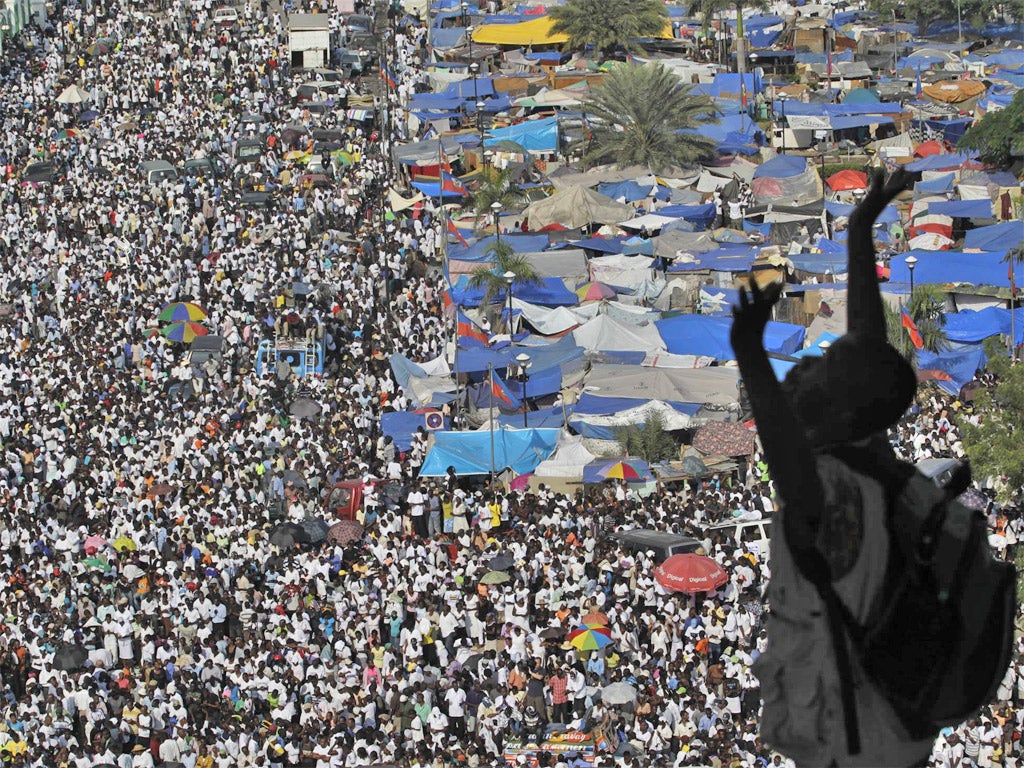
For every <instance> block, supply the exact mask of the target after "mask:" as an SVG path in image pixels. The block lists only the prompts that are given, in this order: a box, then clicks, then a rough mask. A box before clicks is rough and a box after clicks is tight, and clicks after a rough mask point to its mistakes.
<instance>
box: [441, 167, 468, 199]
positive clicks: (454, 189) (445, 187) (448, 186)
mask: <svg viewBox="0 0 1024 768" xmlns="http://www.w3.org/2000/svg"><path fill="white" fill-rule="evenodd" d="M441 191H442V192H445V193H446V194H452V195H461V196H463V197H466V196H468V195H469V190H468V189H466V185H465V184H463V183H462V181H461V180H459V179H457V178H456V177H455V176H452V175H451V174H450V173H448V172H447V171H445V170H443V169H442V170H441Z"/></svg>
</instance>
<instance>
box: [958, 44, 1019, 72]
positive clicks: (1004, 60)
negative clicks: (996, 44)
mask: <svg viewBox="0 0 1024 768" xmlns="http://www.w3.org/2000/svg"><path fill="white" fill-rule="evenodd" d="M966 61H982V62H984V63H985V66H986V67H1010V68H1014V67H1020V66H1024V50H1020V49H1019V48H1010V49H1007V50H1004V51H997V52H996V53H992V54H989V55H987V56H978V55H976V54H973V53H972V54H971V55H970V56H968V57H967V58H966Z"/></svg>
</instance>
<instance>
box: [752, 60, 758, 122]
mask: <svg viewBox="0 0 1024 768" xmlns="http://www.w3.org/2000/svg"><path fill="white" fill-rule="evenodd" d="M757 59H758V55H757V54H756V53H752V54H750V71H751V73H754V83H755V84H756V83H757V74H756V73H757ZM754 96H755V99H754V119H755V120H757V119H758V118H759V117H760V115H759V114H757V99H756V96H757V93H755V94H754Z"/></svg>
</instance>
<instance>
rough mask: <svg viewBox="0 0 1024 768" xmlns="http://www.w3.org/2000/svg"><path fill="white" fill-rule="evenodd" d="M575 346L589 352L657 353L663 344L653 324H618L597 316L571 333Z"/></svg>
mask: <svg viewBox="0 0 1024 768" xmlns="http://www.w3.org/2000/svg"><path fill="white" fill-rule="evenodd" d="M572 335H573V339H574V340H575V342H576V343H577V344H579V345H580V346H581V347H583V348H584V349H586V350H589V351H595V350H596V351H615V350H620V351H623V352H629V351H632V350H640V351H643V352H657V351H663V350H664V349H665V343H664V342H663V341H662V340H661V335H660V334H659V333H658V329H657V328H656V327H655V326H654V324H653V323H652V324H649V325H644V326H637V325H627V324H626V323H622V322H619V321H618V320H615V319H613V318H611V317H609V316H608V315H598V316H597V317H595V318H594V319H593V320H590V321H588V322H587V323H585V324H584V325H581V326H580V327H579V328H577V329H576V330H575V331H573V332H572Z"/></svg>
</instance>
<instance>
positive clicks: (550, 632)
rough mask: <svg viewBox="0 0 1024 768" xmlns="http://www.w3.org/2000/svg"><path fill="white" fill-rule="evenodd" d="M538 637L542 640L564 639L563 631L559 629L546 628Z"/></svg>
mask: <svg viewBox="0 0 1024 768" xmlns="http://www.w3.org/2000/svg"><path fill="white" fill-rule="evenodd" d="M540 636H541V638H542V639H544V640H561V639H562V638H563V637H565V630H564V629H562V628H561V627H547V628H545V629H542V630H541V631H540Z"/></svg>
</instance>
